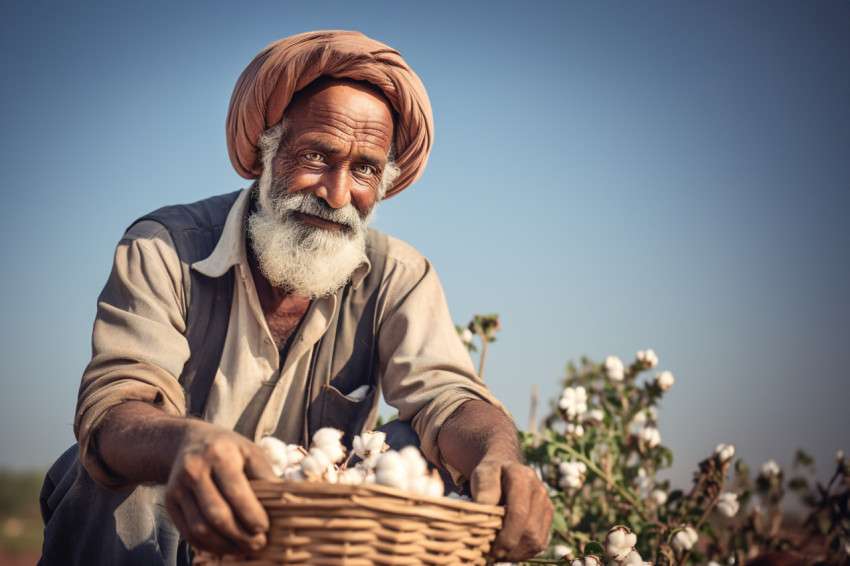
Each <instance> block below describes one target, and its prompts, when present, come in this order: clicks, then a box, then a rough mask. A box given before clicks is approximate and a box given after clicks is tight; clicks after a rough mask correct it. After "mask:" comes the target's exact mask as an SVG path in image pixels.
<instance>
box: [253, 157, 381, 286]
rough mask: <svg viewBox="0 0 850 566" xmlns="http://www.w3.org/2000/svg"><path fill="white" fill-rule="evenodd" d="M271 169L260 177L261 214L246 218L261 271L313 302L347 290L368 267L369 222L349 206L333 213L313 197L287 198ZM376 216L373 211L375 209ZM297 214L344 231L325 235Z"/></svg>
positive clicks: (318, 199) (275, 284) (334, 231)
mask: <svg viewBox="0 0 850 566" xmlns="http://www.w3.org/2000/svg"><path fill="white" fill-rule="evenodd" d="M270 171H271V167H265V168H264V169H263V173H262V175H261V176H260V182H259V191H258V207H257V212H255V213H253V214H251V216H249V217H248V236H249V237H250V240H251V248H252V249H253V251H254V254H255V255H256V257H257V261H258V263H259V267H260V271H261V272H262V274H263V275H264V276H265V277H266V279H268V280H269V282H270V283H271V284H272V285H274V286H276V287H281V288H283V289H286V290H287V291H289V292H291V293H294V294H296V295H302V296H304V297H310V298H311V299H315V298H318V297H324V296H326V295H330V294H332V293H334V292H335V291H336V290H337V289H339V288H340V287H342V286H343V285H345V284H346V283H347V282H348V281H349V280H350V279H351V274H352V273H353V272H354V270H355V269H357V267H358V266H359V265H360V264H361V263H363V262H364V261H366V224H367V223H368V222H369V220H371V217H372V211H370V212H369V214H368V215H367V217H366V218H363V217H361V216H360V214H359V213H358V212H357V209H356V208H355V207H354V205H352V204H351V203H349V204H347V205H345V206H343V207H342V208H338V209H333V208H331V207H330V206H328V204H327V203H326V202H325V201H324V200H323V199H322V198H320V197H317V196H315V195H312V194H301V193H295V194H290V195H288V194H285V193H286V183H285V181H284V180H282V179H278V180H276V181H272V179H271V174H270V173H268V174H267V172H270ZM372 210H374V207H373V208H372ZM296 212H303V213H306V214H311V215H313V216H318V217H320V218H324V219H326V220H330V221H333V222H337V223H339V224H342V225H344V226H345V229H343V230H327V229H324V228H318V227H316V226H312V225H310V224H305V223H304V222H301V221H299V220H297V219H296V218H295V213H296Z"/></svg>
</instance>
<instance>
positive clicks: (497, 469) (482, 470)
mask: <svg viewBox="0 0 850 566" xmlns="http://www.w3.org/2000/svg"><path fill="white" fill-rule="evenodd" d="M469 488H470V490H471V491H472V498H473V499H474V500H475V501H477V502H478V503H484V504H485V505H498V504H499V501H500V500H501V499H502V467H501V466H499V465H498V464H481V465H479V466H478V467H477V468H475V470H473V472H472V477H471V478H470V479H469Z"/></svg>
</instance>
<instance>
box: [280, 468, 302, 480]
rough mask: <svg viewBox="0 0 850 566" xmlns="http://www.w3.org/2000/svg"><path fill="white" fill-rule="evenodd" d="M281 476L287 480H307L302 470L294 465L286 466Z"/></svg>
mask: <svg viewBox="0 0 850 566" xmlns="http://www.w3.org/2000/svg"><path fill="white" fill-rule="evenodd" d="M283 478H284V479H286V480H289V481H307V476H305V475H304V471H303V470H302V469H301V468H299V467H295V466H290V467H289V468H287V469H286V471H285V472H284V474H283Z"/></svg>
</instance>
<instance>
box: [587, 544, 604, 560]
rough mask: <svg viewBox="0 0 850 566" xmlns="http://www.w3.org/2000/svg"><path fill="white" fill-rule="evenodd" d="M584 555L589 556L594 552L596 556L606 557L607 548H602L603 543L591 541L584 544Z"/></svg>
mask: <svg viewBox="0 0 850 566" xmlns="http://www.w3.org/2000/svg"><path fill="white" fill-rule="evenodd" d="M583 552H584V555H585V556H587V555H589V554H593V555H595V556H601V557H603V558H604V557H605V549H604V548H602V545H601V544H599V543H598V542H589V543H587V544H586V545H584V551H583Z"/></svg>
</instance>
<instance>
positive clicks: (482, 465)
mask: <svg viewBox="0 0 850 566" xmlns="http://www.w3.org/2000/svg"><path fill="white" fill-rule="evenodd" d="M437 443H438V445H439V447H440V452H441V453H442V455H443V458H444V459H445V460H446V462H448V463H449V464H451V465H452V466H453V467H455V468H456V469H458V470H459V471H460V472H461V473H463V474H464V475H465V476H467V477H469V478H470V488H471V490H472V497H473V498H474V499H475V501H477V502H479V503H486V504H490V505H497V504H499V503H502V504H504V505H505V519H504V522H503V524H502V530H501V531H499V534H498V535H497V536H496V541H495V542H494V544H493V549H492V551H491V553H492V555H493V557H494V558H496V559H497V560H502V561H509V562H520V561H522V560H525V559H526V558H530V557H532V556H534V555H535V554H538V553H539V552H541V551H542V550H544V549H545V548H546V542H547V540H548V536H549V525H550V524H551V522H552V515H553V513H554V507H553V506H552V502H551V501H550V500H549V495H548V493H547V491H546V487H545V486H544V485H543V483H542V482H541V481H540V480H539V479H538V477H537V474H535V473H534V470H532V469H531V468H529V467H528V466H526V465H524V464H523V463H522V461H521V458H520V453H519V443H518V441H517V432H516V428H515V427H514V425H513V423H512V422H511V421H510V420H509V419H508V418H507V417H506V416H505V415H504V414H503V413H502V412H501V411H500V410H499V409H497V408H495V407H493V406H492V405H490V404H489V403H486V402H485V401H477V400H472V401H467V402H466V403H464V404H463V405H461V406H460V408H459V409H458V410H457V411H456V412H455V413H454V414H453V415H452V416H451V417H450V418H449V419H448V420H447V421H446V422H445V423H444V424H443V427H442V428H441V429H440V433H439V435H438V436H437Z"/></svg>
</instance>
